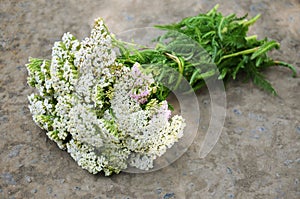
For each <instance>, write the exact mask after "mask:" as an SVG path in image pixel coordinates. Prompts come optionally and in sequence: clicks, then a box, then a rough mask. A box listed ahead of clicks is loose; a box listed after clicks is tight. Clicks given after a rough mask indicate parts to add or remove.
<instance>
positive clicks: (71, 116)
mask: <svg viewBox="0 0 300 199" xmlns="http://www.w3.org/2000/svg"><path fill="white" fill-rule="evenodd" d="M113 48H114V46H113V42H112V37H111V35H110V34H109V32H108V30H107V28H106V26H105V24H104V23H103V20H102V19H101V18H99V19H96V20H95V25H94V27H93V29H92V31H91V35H90V37H87V38H85V39H84V40H83V41H81V42H79V41H78V40H77V39H76V38H75V37H74V36H73V35H71V34H70V33H65V34H64V35H63V37H62V41H58V42H56V43H55V44H54V47H53V49H52V59H51V60H42V59H34V58H30V59H29V63H28V64H27V65H26V66H27V69H28V74H29V77H28V84H29V85H30V86H32V87H35V88H36V89H37V90H38V93H33V94H31V95H30V96H29V97H28V99H29V102H30V105H29V109H30V111H31V113H32V116H33V120H34V122H35V123H36V124H37V125H38V126H40V127H41V128H42V129H44V130H45V131H46V132H47V135H48V137H49V138H50V139H51V140H53V141H55V142H56V143H57V145H58V146H59V148H61V149H63V150H67V152H68V153H70V155H71V156H72V158H73V159H74V160H75V161H76V162H77V163H78V165H79V166H81V167H82V168H84V169H86V170H88V171H89V172H90V173H93V174H96V173H98V172H100V171H104V173H105V175H107V176H109V175H111V174H112V173H119V172H120V171H122V170H124V169H126V168H127V167H135V168H138V169H140V170H149V169H151V168H153V167H154V160H155V159H156V158H157V157H160V156H162V155H163V154H164V153H165V152H166V151H167V149H168V148H170V147H172V146H173V145H174V143H175V142H177V141H178V139H179V138H181V137H182V136H183V131H184V128H185V121H184V119H183V118H182V117H181V116H178V115H175V116H171V111H170V110H169V109H168V103H167V101H159V100H157V99H156V98H154V97H151V96H153V94H155V92H156V89H157V84H156V83H155V82H154V79H153V77H152V76H151V74H144V73H142V70H141V66H140V65H139V64H138V63H136V64H134V65H133V66H132V67H131V68H128V67H125V66H123V65H122V64H120V63H118V62H117V57H116V53H115V51H114V50H113Z"/></svg>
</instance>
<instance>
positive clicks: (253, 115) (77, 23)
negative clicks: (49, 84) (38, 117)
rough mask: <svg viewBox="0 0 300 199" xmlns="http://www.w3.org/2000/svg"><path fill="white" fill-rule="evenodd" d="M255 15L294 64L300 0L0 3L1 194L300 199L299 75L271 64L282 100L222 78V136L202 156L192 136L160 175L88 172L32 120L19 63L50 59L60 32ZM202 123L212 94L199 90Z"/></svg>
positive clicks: (259, 29)
mask: <svg viewBox="0 0 300 199" xmlns="http://www.w3.org/2000/svg"><path fill="white" fill-rule="evenodd" d="M216 3H219V4H220V11H222V12H223V13H225V14H229V13H231V12H236V13H238V14H239V15H242V14H244V13H246V12H248V13H249V15H250V16H254V15H256V14H258V13H261V14H262V18H261V19H260V21H259V22H258V23H257V24H256V25H255V26H254V27H253V28H252V29H251V32H252V33H255V34H258V35H259V37H260V38H263V37H270V38H272V39H275V40H277V41H279V42H280V43H281V45H282V48H281V50H280V51H278V52H274V53H273V57H275V58H278V59H281V60H284V61H287V62H289V63H291V64H294V65H295V66H296V67H297V70H298V73H299V69H300V60H299V52H300V29H299V28H300V26H299V24H300V2H299V0H290V1H279V0H274V1H267V0H263V1H258V0H252V1H241V0H228V1H226V2H225V1H208V0H185V1H180V0H164V1H160V0H152V1H141V0H128V1H121V0H112V1H109V0H99V1H92V0H78V1H75V0H74V1H71V0H68V1H59V0H53V1H46V0H39V1H27V0H25V1H18V0H1V2H0V19H1V20H0V24H1V25H0V27H1V29H0V51H1V56H0V70H1V73H0V100H1V101H0V107H1V109H0V124H1V126H0V132H1V139H0V198H164V199H167V198H205V199H209V198H228V199H233V198H242V199H247V198H262V199H269V198H270V199H280V198H287V199H296V198H300V121H299V120H300V109H299V107H300V101H299V100H300V78H299V77H298V78H296V79H295V78H292V77H291V73H290V71H288V70H286V69H283V68H273V69H272V70H268V71H266V72H265V74H266V75H267V76H268V79H269V80H270V81H271V82H272V83H273V85H274V87H275V88H276V89H277V91H278V93H279V97H273V96H271V95H269V94H267V93H265V92H262V91H260V90H258V89H257V88H256V87H254V86H253V85H252V84H251V83H242V82H239V81H237V82H230V83H229V84H228V85H227V101H228V107H227V118H226V122H225V126H224V129H223V132H222V135H221V137H220V140H219V142H218V143H217V145H216V146H215V147H214V149H213V150H212V152H211V153H210V154H209V155H208V156H207V157H206V158H204V159H200V158H199V153H198V152H199V147H200V146H199V142H200V141H199V140H197V139H196V140H195V141H194V143H193V144H192V146H191V147H190V148H189V150H188V151H187V153H185V154H184V155H183V156H182V157H181V158H180V159H178V160H177V161H176V162H175V163H174V164H172V165H171V166H169V167H166V168H164V169H162V170H159V171H157V172H153V173H148V174H128V173H121V174H119V175H114V176H112V177H104V176H103V175H91V174H89V173H88V172H86V171H84V170H82V169H81V168H80V167H78V166H77V165H76V163H75V162H74V161H73V160H72V159H71V157H70V156H69V155H68V154H67V153H66V152H65V151H61V150H59V149H58V148H57V147H56V145H55V144H54V143H52V142H51V141H49V140H48V139H47V138H46V135H45V134H44V133H43V132H42V131H41V130H40V129H39V128H38V127H36V125H35V124H34V123H33V121H32V119H31V115H30V113H29V110H28V108H27V105H28V102H27V98H26V96H27V95H28V94H29V93H31V92H32V89H30V88H29V87H28V86H27V85H26V76H27V72H26V69H25V67H24V64H25V63H26V62H27V58H28V57H29V56H32V57H43V58H50V55H51V47H52V45H53V43H54V41H56V40H59V39H60V37H61V36H62V34H63V33H64V32H67V31H69V32H71V33H73V34H74V35H76V36H77V37H78V38H80V39H82V38H84V37H85V36H87V35H88V34H89V31H90V24H91V23H92V21H93V19H94V18H96V17H99V16H101V17H103V18H104V19H105V21H106V23H107V25H108V27H110V29H111V31H112V32H116V33H117V32H122V31H124V30H128V29H131V28H136V27H145V26H151V25H153V24H162V23H166V22H173V21H176V20H179V19H181V18H183V17H186V16H190V15H195V14H197V13H199V12H205V11H207V10H209V9H211V8H212V7H213V6H214V5H215V4H216ZM199 102H200V106H201V107H200V108H201V111H202V113H204V114H202V115H204V119H203V120H202V122H201V124H200V131H201V130H205V129H206V128H207V125H208V120H207V119H205V118H206V117H205V115H206V113H207V114H208V113H209V107H210V106H209V95H208V93H207V92H206V91H202V92H200V93H199Z"/></svg>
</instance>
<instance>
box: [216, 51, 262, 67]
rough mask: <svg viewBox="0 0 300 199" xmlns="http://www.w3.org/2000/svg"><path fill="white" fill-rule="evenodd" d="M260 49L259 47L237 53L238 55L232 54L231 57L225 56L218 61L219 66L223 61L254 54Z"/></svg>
mask: <svg viewBox="0 0 300 199" xmlns="http://www.w3.org/2000/svg"><path fill="white" fill-rule="evenodd" d="M258 48H259V47H255V48H251V49H247V50H243V51H240V52H237V53H232V54H229V55H225V56H223V57H221V58H220V60H219V61H218V63H217V64H219V63H220V62H221V61H222V60H223V59H227V58H230V57H236V56H239V55H245V54H250V53H254V52H255V51H257V49H258Z"/></svg>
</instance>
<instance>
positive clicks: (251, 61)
mask: <svg viewBox="0 0 300 199" xmlns="http://www.w3.org/2000/svg"><path fill="white" fill-rule="evenodd" d="M217 8H218V5H217V6H215V7H214V8H213V9H212V10H210V11H209V12H207V13H205V14H202V13H201V14H199V15H197V16H192V17H187V18H185V19H183V20H181V21H180V22H178V23H174V24H168V25H157V26H155V27H156V28H159V29H162V30H166V31H167V32H166V33H165V34H164V35H161V36H160V37H159V38H157V39H156V40H155V41H156V42H157V46H156V48H155V49H148V48H145V47H142V48H141V49H139V50H138V49H136V47H137V46H133V45H131V46H128V45H124V43H123V44H122V43H121V42H119V43H118V44H117V46H121V47H120V48H121V55H120V56H119V57H118V60H119V61H120V62H122V63H124V64H125V65H127V66H129V67H130V65H131V64H132V63H134V62H139V63H140V64H142V65H143V64H144V65H151V66H152V68H155V67H153V66H157V68H159V69H160V70H159V69H157V70H155V71H156V73H159V75H158V76H159V78H158V79H159V80H161V79H163V78H167V79H168V81H167V82H169V83H170V82H171V83H173V84H174V85H175V86H174V88H175V89H176V88H177V87H178V85H179V83H180V81H181V79H182V77H174V75H172V74H171V75H170V70H169V69H168V68H173V69H175V70H176V71H178V72H179V74H180V75H179V76H181V75H182V76H183V77H185V78H186V79H187V80H188V81H189V83H190V85H191V86H192V87H193V89H194V90H197V89H199V88H201V87H203V86H205V79H207V78H210V77H212V76H214V75H218V79H220V80H227V79H229V78H232V79H236V77H237V76H239V75H240V74H246V77H248V78H250V79H252V80H253V82H254V83H255V84H256V85H257V86H258V87H260V88H262V89H264V90H266V91H268V92H271V93H272V94H274V95H276V91H275V90H274V88H273V87H272V85H271V84H270V83H269V82H268V81H267V80H266V79H265V77H264V76H263V75H262V74H261V72H262V70H263V69H265V68H267V67H270V66H276V65H281V66H284V67H287V68H289V69H291V70H292V71H293V75H294V76H295V75H296V70H295V68H294V67H293V66H292V65H290V64H288V63H285V62H282V61H275V60H273V59H272V58H270V57H269V56H268V54H267V53H268V52H269V51H270V50H273V49H279V47H280V45H279V43H278V42H276V41H269V40H268V39H267V38H266V39H263V40H258V39H257V36H256V35H253V36H247V32H248V29H249V26H251V25H253V24H254V23H255V22H256V21H257V20H258V19H259V17H260V15H257V16H255V17H253V18H252V19H250V20H246V18H247V15H245V16H243V17H240V18H239V17H237V16H236V15H235V14H230V15H228V16H223V15H222V14H221V13H219V12H217ZM185 37H186V38H188V39H186V38H185ZM188 40H191V41H192V42H191V41H188ZM166 41H167V42H166ZM195 44H197V45H198V48H200V49H201V48H202V49H203V50H200V51H199V50H197V49H196V47H195ZM189 45H190V46H189ZM193 46H194V47H193ZM187 49H192V50H189V51H187ZM185 51H186V52H185ZM212 64H215V65H216V67H217V69H218V70H214V69H213V67H210V66H212ZM162 69H163V70H162ZM153 71H154V70H153ZM159 90H163V91H164V92H163V93H164V94H165V95H161V96H159V97H161V98H163V97H164V96H166V93H168V92H167V91H166V90H168V89H166V88H163V86H161V87H160V89H159ZM158 93H160V92H158Z"/></svg>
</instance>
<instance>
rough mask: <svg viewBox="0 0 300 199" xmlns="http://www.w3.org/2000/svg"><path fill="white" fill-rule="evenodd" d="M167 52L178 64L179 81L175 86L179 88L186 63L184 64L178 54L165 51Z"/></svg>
mask: <svg viewBox="0 0 300 199" xmlns="http://www.w3.org/2000/svg"><path fill="white" fill-rule="evenodd" d="M165 54H166V55H167V56H168V57H169V58H171V59H172V60H174V61H175V62H176V63H177V64H178V71H179V73H180V74H179V75H178V79H177V82H176V85H175V88H174V89H175V90H176V89H177V88H178V86H179V84H180V82H181V80H182V76H183V70H184V65H183V64H182V62H181V60H180V59H179V58H178V57H177V56H175V55H172V54H170V53H165Z"/></svg>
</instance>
